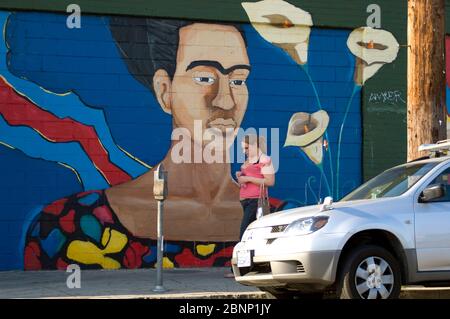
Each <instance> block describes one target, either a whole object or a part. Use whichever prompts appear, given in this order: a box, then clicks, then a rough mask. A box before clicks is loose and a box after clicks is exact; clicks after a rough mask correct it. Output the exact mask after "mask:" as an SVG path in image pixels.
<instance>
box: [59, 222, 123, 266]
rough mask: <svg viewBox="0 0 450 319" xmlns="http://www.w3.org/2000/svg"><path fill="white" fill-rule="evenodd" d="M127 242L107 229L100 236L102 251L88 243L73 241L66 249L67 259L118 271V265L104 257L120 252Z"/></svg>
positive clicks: (120, 235)
mask: <svg viewBox="0 0 450 319" xmlns="http://www.w3.org/2000/svg"><path fill="white" fill-rule="evenodd" d="M127 242H128V238H127V236H126V235H125V234H123V233H121V232H118V231H117V230H114V229H111V228H109V227H107V228H106V229H105V230H104V232H103V236H102V245H103V247H104V248H103V249H100V248H98V247H97V246H96V245H95V244H94V243H91V242H89V241H81V240H74V241H72V242H71V243H70V244H69V247H67V257H68V258H70V259H72V260H73V261H76V262H80V263H83V264H86V265H100V266H101V267H102V268H103V269H119V268H120V263H119V262H118V261H116V260H114V259H112V258H110V257H107V256H106V255H108V254H114V253H118V252H120V251H121V250H122V249H123V248H124V247H125V245H126V244H127Z"/></svg>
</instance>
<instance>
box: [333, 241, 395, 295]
mask: <svg viewBox="0 0 450 319" xmlns="http://www.w3.org/2000/svg"><path fill="white" fill-rule="evenodd" d="M341 269H342V270H341V272H340V274H339V277H338V282H337V291H336V292H337V297H338V298H340V299H395V298H398V296H399V295H400V290H401V269H400V265H399V263H398V262H397V260H396V259H395V258H394V257H393V256H392V254H391V253H390V252H389V251H387V250H386V249H384V248H382V247H379V246H374V245H363V246H359V247H357V248H356V249H354V250H353V251H351V252H350V254H349V255H347V257H346V258H345V259H344V264H343V266H342V268H341Z"/></svg>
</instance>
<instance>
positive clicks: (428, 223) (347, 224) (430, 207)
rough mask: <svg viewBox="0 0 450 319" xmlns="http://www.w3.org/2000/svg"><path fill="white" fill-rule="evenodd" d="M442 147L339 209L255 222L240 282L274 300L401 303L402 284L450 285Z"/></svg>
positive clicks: (238, 271)
mask: <svg viewBox="0 0 450 319" xmlns="http://www.w3.org/2000/svg"><path fill="white" fill-rule="evenodd" d="M445 145H446V146H448V147H450V143H446V144H445ZM438 146H439V148H438V147H435V149H434V150H436V149H437V150H438V151H437V152H436V153H435V154H434V156H437V157H433V158H428V159H425V160H418V161H413V162H409V163H407V164H403V165H400V166H396V167H394V168H391V169H389V170H386V171H385V172H383V173H381V174H380V175H378V176H376V177H375V178H373V179H371V180H370V181H368V182H367V183H365V184H363V185H362V186H360V187H359V188H357V189H356V190H354V191H353V192H352V193H350V194H349V195H347V196H346V197H344V198H343V199H342V200H341V201H339V202H337V203H334V204H333V203H325V204H322V205H316V206H307V207H302V208H294V209H290V210H286V211H281V212H278V213H275V214H271V215H268V216H265V217H262V218H260V219H258V220H257V221H255V222H253V223H252V224H251V225H250V226H249V227H248V228H247V230H246V232H245V233H244V235H243V238H242V241H241V242H239V243H238V244H237V245H236V246H235V248H234V251H233V259H232V266H233V272H234V275H235V279H236V280H237V281H238V282H239V283H241V284H244V285H248V286H256V287H259V288H260V289H261V290H263V291H267V292H269V293H271V294H272V295H274V296H275V297H286V296H292V295H301V294H310V293H323V292H325V291H333V292H336V294H337V297H339V298H364V299H375V298H397V297H398V296H399V294H400V289H401V285H405V284H412V283H422V284H424V285H426V284H427V283H433V284H434V285H439V283H438V282H440V283H441V284H445V282H447V284H449V283H450V157H447V156H444V157H440V156H439V154H441V153H440V151H439V149H442V148H443V147H444V144H443V145H440V144H439V145H438ZM448 147H447V148H448ZM431 149H432V150H433V147H431ZM436 154H437V155H436Z"/></svg>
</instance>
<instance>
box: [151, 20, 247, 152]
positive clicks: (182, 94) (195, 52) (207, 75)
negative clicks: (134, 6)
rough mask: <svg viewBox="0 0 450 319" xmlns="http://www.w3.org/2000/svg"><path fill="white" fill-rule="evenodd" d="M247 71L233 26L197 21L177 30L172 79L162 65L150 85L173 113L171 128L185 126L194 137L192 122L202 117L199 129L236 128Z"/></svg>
mask: <svg viewBox="0 0 450 319" xmlns="http://www.w3.org/2000/svg"><path fill="white" fill-rule="evenodd" d="M249 72H250V65H249V59H248V56H247V50H246V47H245V42H244V40H243V38H242V35H241V33H240V32H239V31H238V30H237V29H236V28H235V27H233V26H228V25H218V24H205V23H195V24H191V25H189V26H185V27H183V28H181V29H180V41H179V46H178V52H177V65H176V70H175V74H174V77H173V80H172V81H170V78H169V76H168V74H167V72H166V71H165V70H162V69H160V70H157V71H156V73H155V75H154V78H153V83H154V89H155V93H156V97H157V99H158V102H159V104H160V105H161V107H162V109H163V110H164V111H165V112H167V113H170V114H172V116H173V123H174V129H175V128H186V129H188V130H189V132H190V134H191V136H192V138H193V139H194V121H195V120H200V121H201V127H202V130H203V132H204V130H205V129H208V128H216V129H218V130H220V131H221V132H222V133H225V131H226V130H227V129H237V128H239V126H240V124H241V122H242V119H243V117H244V114H245V110H246V108H247V102H248V89H247V86H246V83H245V81H246V79H247V77H248V75H249ZM196 137H197V136H196ZM198 138H200V136H198ZM196 142H197V143H199V144H202V143H201V141H197V140H196Z"/></svg>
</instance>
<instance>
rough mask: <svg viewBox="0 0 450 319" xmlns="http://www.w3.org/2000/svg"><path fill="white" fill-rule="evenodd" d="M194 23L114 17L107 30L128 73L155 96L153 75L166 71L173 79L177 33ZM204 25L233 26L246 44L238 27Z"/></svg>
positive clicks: (228, 23) (233, 24)
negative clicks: (109, 31)
mask: <svg viewBox="0 0 450 319" xmlns="http://www.w3.org/2000/svg"><path fill="white" fill-rule="evenodd" d="M196 22H200V21H193V20H179V19H154V18H138V17H127V16H113V17H111V18H110V21H109V29H110V30H111V34H112V36H113V38H114V40H115V42H116V46H117V48H118V49H119V51H120V54H121V56H122V59H123V60H124V61H125V63H126V65H127V67H128V71H129V72H130V73H131V74H132V75H133V76H134V77H135V78H136V79H137V80H138V81H139V82H141V83H142V84H143V85H144V86H146V87H148V88H149V89H150V90H151V91H152V92H154V90H153V75H154V74H155V72H156V71H157V70H159V69H163V70H165V71H166V72H167V73H168V74H169V77H170V80H172V79H173V76H174V74H175V69H176V64H177V61H176V60H177V51H178V44H179V41H180V35H179V32H180V29H181V28H183V27H185V26H188V25H191V24H194V23H196ZM203 23H211V24H221V25H229V26H233V27H234V28H236V29H237V30H238V31H239V32H240V34H241V35H242V38H243V40H244V43H246V39H245V33H244V30H243V29H242V27H241V25H240V24H235V23H230V22H203Z"/></svg>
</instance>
